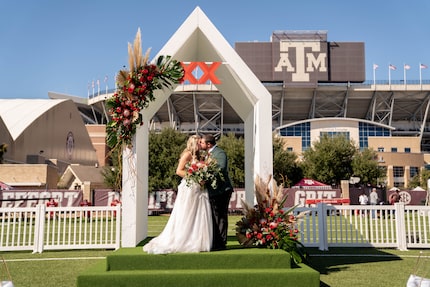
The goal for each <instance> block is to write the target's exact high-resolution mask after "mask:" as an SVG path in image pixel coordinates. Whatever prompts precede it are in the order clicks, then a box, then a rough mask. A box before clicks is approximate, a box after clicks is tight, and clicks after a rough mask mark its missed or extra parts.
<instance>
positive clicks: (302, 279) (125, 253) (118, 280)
mask: <svg viewBox="0 0 430 287" xmlns="http://www.w3.org/2000/svg"><path fill="white" fill-rule="evenodd" d="M267 282H270V286H273V287H277V286H298V287H300V286H303V287H305V286H306V287H312V286H319V282H320V279H319V273H318V272H317V271H315V270H314V269H312V268H310V267H308V266H306V265H304V264H299V265H292V264H291V261H290V256H289V255H288V254H287V253H286V252H285V251H283V250H270V249H258V248H248V249H230V250H224V251H217V252H202V253H177V254H165V255H153V254H146V253H144V252H143V251H142V249H141V248H125V249H124V250H122V249H120V250H119V251H117V252H115V253H113V254H111V255H109V256H108V257H107V260H106V262H100V263H98V264H97V265H95V266H94V267H93V268H91V269H89V270H88V271H86V272H83V273H82V274H80V275H79V276H78V280H77V286H78V287H89V286H143V285H144V286H148V287H150V286H157V287H160V286H169V287H170V286H175V287H182V286H183V287H189V286H208V287H212V286H223V287H224V286H225V287H228V286H231V287H239V286H248V287H253V286H262V285H265V284H267Z"/></svg>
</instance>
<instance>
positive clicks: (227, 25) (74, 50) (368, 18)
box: [0, 0, 430, 99]
mask: <svg viewBox="0 0 430 287" xmlns="http://www.w3.org/2000/svg"><path fill="white" fill-rule="evenodd" d="M0 4H1V5H0V7H1V9H0V39H1V40H0V87H1V89H0V98H40V99H44V98H48V91H53V92H58V93H65V94H70V95H75V96H81V97H86V96H87V93H88V85H91V83H92V81H95V82H96V81H97V80H100V83H101V84H100V86H101V89H102V90H103V89H105V86H106V83H107V85H108V87H109V88H112V87H114V79H113V78H114V75H115V73H116V72H117V71H118V70H119V69H121V68H122V67H123V66H124V65H127V57H128V55H127V44H128V42H133V40H134V37H135V34H136V31H137V29H138V28H139V27H140V29H141V32H142V47H143V50H144V51H145V50H146V49H147V48H151V49H152V50H151V56H152V57H153V56H155V54H157V52H158V51H159V50H160V49H161V48H162V47H163V45H164V44H165V43H166V42H167V41H168V39H169V38H170V37H171V36H172V35H173V34H174V33H175V31H176V30H177V29H178V28H179V26H180V25H181V24H182V23H183V22H184V21H185V19H186V18H187V17H188V16H189V14H190V13H191V12H192V11H193V10H194V8H195V7H196V6H200V8H201V9H202V10H203V12H204V13H205V14H206V15H207V16H208V18H209V19H210V20H211V21H212V23H213V24H214V25H215V26H216V27H217V28H218V30H219V31H220V32H221V34H223V36H224V37H225V38H226V40H227V41H228V42H229V43H230V44H231V45H232V46H234V43H235V42H244V41H261V42H268V41H269V39H270V35H271V33H272V32H273V31H274V30H325V31H327V33H328V34H327V35H328V40H329V41H337V42H349V41H351V42H364V43H365V51H366V79H368V80H372V79H373V68H372V67H373V64H374V63H375V64H378V66H379V68H378V69H377V70H376V79H377V80H384V79H385V80H386V79H388V65H389V64H390V63H391V64H393V65H395V66H396V67H397V70H396V71H391V80H402V79H403V65H404V64H408V65H410V66H411V69H410V70H408V71H407V79H408V80H419V63H423V64H426V65H428V66H429V69H424V70H422V78H423V79H425V80H428V79H430V28H429V27H430V15H429V13H430V1H426V0H413V1H398V0H391V1H382V0H379V1H378V0H376V1H375V0H372V1H370V0H362V1H347V2H346V1H344V0H327V1H322V0H308V1H287V0H272V1H255V2H254V1H249V0H229V1H225V0H217V1H196V0H183V1H178V0H165V1H163V0H159V1H142V0H136V1H132V0H121V1H105V0H73V1H72V0H69V1H64V0H63V1H62V0H36V1H34V0H14V1H8V0H0ZM106 76H107V82H106V83H105V81H104V79H105V77H106ZM96 89H97V88H96ZM90 90H91V92H92V88H90Z"/></svg>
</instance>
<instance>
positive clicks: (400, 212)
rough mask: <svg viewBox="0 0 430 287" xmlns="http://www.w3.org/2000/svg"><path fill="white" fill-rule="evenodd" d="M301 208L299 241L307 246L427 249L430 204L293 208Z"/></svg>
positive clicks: (429, 234)
mask: <svg viewBox="0 0 430 287" xmlns="http://www.w3.org/2000/svg"><path fill="white" fill-rule="evenodd" d="M302 211H304V212H308V213H306V214H305V215H304V217H303V220H302V221H301V222H300V224H299V230H300V231H301V237H300V242H302V243H303V244H304V245H305V246H307V247H318V248H319V249H320V250H328V248H329V247H384V248H398V249H400V250H406V249H408V248H430V206H413V205H404V204H403V203H396V204H395V205H365V206H362V205H328V204H324V203H320V204H318V205H317V206H315V207H299V208H296V209H295V213H300V212H302Z"/></svg>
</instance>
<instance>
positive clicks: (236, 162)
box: [217, 133, 245, 187]
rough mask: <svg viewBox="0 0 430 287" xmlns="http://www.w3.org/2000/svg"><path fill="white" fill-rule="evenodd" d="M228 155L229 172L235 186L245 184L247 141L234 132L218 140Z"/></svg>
mask: <svg viewBox="0 0 430 287" xmlns="http://www.w3.org/2000/svg"><path fill="white" fill-rule="evenodd" d="M217 144H218V146H219V147H220V148H222V149H223V150H224V151H225V153H226V154H227V157H228V173H229V176H230V180H231V181H232V184H233V186H235V187H243V186H245V141H244V139H243V138H242V137H236V136H235V135H234V133H229V134H227V135H224V136H222V137H221V138H220V139H219V140H218V142H217Z"/></svg>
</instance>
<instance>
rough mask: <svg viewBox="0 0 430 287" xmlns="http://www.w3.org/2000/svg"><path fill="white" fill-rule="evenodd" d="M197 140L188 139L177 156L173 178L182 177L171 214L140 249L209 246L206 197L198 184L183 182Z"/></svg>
mask: <svg viewBox="0 0 430 287" xmlns="http://www.w3.org/2000/svg"><path fill="white" fill-rule="evenodd" d="M199 142H200V137H199V136H197V135H193V136H191V137H190V138H189V139H188V141H187V147H186V148H185V150H184V151H183V152H182V153H181V157H180V159H179V164H178V167H177V169H176V174H177V175H179V176H180V177H182V180H181V183H180V184H179V186H178V195H177V197H176V200H175V205H174V207H173V210H172V213H171V214H170V218H169V221H168V222H167V224H166V226H165V227H164V230H163V231H162V232H161V233H160V235H158V236H157V237H155V238H153V239H152V240H151V241H150V242H149V243H147V244H146V245H145V246H143V250H144V251H146V252H148V253H152V254H166V253H175V252H202V251H210V249H211V244H212V217H211V207H210V204H209V197H208V193H207V190H206V189H201V188H200V184H198V183H195V182H192V183H191V184H190V183H188V184H187V181H186V179H185V174H186V168H185V166H186V164H187V163H190V162H193V161H196V160H197V158H198V153H199Z"/></svg>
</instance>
